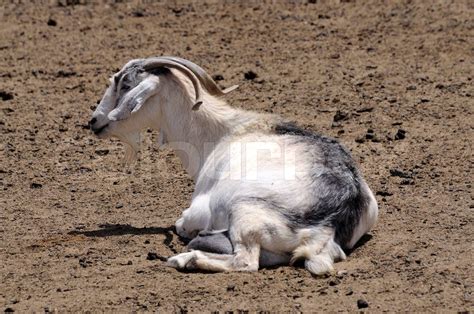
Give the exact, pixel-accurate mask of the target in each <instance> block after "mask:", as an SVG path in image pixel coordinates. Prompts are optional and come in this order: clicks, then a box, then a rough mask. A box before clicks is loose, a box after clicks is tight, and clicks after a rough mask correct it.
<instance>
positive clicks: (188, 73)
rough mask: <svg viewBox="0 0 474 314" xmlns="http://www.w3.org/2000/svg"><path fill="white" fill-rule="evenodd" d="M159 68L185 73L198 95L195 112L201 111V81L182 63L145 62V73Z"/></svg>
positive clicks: (152, 59) (154, 60) (161, 59)
mask: <svg viewBox="0 0 474 314" xmlns="http://www.w3.org/2000/svg"><path fill="white" fill-rule="evenodd" d="M157 67H168V68H174V69H177V70H180V71H181V72H183V73H184V74H185V75H186V76H187V77H188V78H189V79H190V80H191V83H192V84H193V86H194V91H195V93H196V103H195V104H194V106H193V110H197V109H199V107H200V106H201V105H202V99H201V91H200V89H199V80H198V79H197V77H196V75H195V74H194V73H193V72H192V71H190V69H188V68H187V67H186V66H183V65H181V64H180V63H178V62H176V61H174V60H171V59H167V58H149V59H146V60H144V63H143V69H144V70H145V71H147V70H152V69H154V68H157Z"/></svg>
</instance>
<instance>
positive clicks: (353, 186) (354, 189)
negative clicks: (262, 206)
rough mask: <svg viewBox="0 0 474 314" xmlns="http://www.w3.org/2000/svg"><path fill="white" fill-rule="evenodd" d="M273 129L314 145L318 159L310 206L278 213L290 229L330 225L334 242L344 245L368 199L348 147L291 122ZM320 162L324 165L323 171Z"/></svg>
mask: <svg viewBox="0 0 474 314" xmlns="http://www.w3.org/2000/svg"><path fill="white" fill-rule="evenodd" d="M274 131H275V133H276V134H279V135H290V136H294V137H295V141H298V142H304V143H306V144H308V148H309V149H311V147H314V149H315V150H316V151H317V154H318V159H320V160H321V161H320V162H319V161H318V162H315V167H314V172H313V173H312V174H311V175H312V177H313V184H314V188H315V189H316V190H315V192H314V195H315V202H314V204H313V206H312V207H311V208H307V209H301V210H293V211H287V210H281V211H280V213H281V214H282V215H283V216H284V217H285V218H287V219H288V221H289V227H290V228H292V229H299V228H301V227H305V226H316V225H326V226H331V227H334V228H335V232H336V235H335V240H336V242H337V243H339V244H340V245H341V246H342V247H343V248H345V247H346V246H347V245H348V244H349V242H350V240H351V238H352V234H353V232H354V229H355V227H356V226H357V224H358V223H359V220H360V216H361V214H362V210H363V209H364V208H365V207H366V206H367V205H368V201H369V196H368V195H365V193H364V192H363V191H362V188H361V180H362V179H361V177H360V174H359V172H358V170H357V167H356V164H355V162H354V160H353V159H352V157H351V155H350V153H349V151H348V150H347V149H346V148H345V147H344V146H343V145H341V144H340V143H339V142H338V141H337V140H335V139H333V138H330V137H326V136H323V135H320V134H317V133H314V132H311V131H308V130H304V129H302V128H299V127H298V126H296V125H295V124H292V123H281V124H278V125H276V126H275V127H274ZM321 165H322V166H324V170H323V171H322V170H321ZM272 207H274V208H276V207H277V206H273V205H272Z"/></svg>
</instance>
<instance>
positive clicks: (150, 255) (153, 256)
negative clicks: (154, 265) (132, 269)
mask: <svg viewBox="0 0 474 314" xmlns="http://www.w3.org/2000/svg"><path fill="white" fill-rule="evenodd" d="M146 259H147V260H149V261H154V260H157V259H159V260H160V261H163V262H166V261H167V260H168V259H167V258H166V257H164V256H161V255H158V254H157V253H155V252H148V255H147V257H146Z"/></svg>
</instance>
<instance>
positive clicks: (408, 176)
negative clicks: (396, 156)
mask: <svg viewBox="0 0 474 314" xmlns="http://www.w3.org/2000/svg"><path fill="white" fill-rule="evenodd" d="M390 175H391V176H392V177H400V178H405V179H411V178H412V177H413V176H412V175H411V174H409V173H407V172H404V171H402V170H399V169H390Z"/></svg>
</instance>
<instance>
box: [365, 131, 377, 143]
mask: <svg viewBox="0 0 474 314" xmlns="http://www.w3.org/2000/svg"><path fill="white" fill-rule="evenodd" d="M365 139H366V140H373V139H375V133H374V130H372V129H368V130H367V133H366V134H365Z"/></svg>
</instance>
